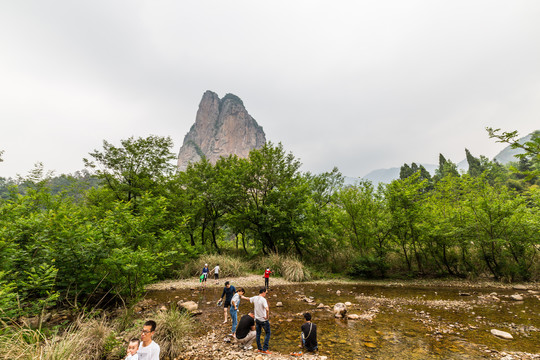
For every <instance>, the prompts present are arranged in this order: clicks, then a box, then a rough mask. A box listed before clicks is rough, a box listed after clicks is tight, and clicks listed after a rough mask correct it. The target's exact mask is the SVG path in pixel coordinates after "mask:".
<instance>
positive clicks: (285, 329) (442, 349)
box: [147, 284, 540, 360]
mask: <svg viewBox="0 0 540 360" xmlns="http://www.w3.org/2000/svg"><path fill="white" fill-rule="evenodd" d="M234 285H239V286H241V284H234ZM256 290H257V289H255V288H246V292H247V293H246V296H254V295H256V294H257V291H256ZM338 290H339V291H340V292H341V294H340V295H338V294H336V292H337V291H338ZM221 291H222V289H221V288H219V289H217V288H208V289H206V290H204V291H201V292H193V291H190V290H188V289H183V290H175V291H152V292H150V293H149V294H148V295H147V297H148V298H152V299H154V300H157V301H158V302H159V303H160V304H163V303H170V302H176V301H178V300H179V299H184V300H193V301H196V302H198V303H199V309H200V310H202V311H203V314H202V316H200V317H198V319H199V320H200V321H201V323H202V324H203V327H202V329H201V331H208V330H209V329H210V328H212V327H215V326H223V327H225V326H226V327H230V326H231V323H230V320H229V322H228V324H227V325H223V324H222V321H223V310H222V308H218V307H217V306H216V305H215V302H216V301H217V299H218V298H219V296H220V295H221ZM462 291H463V292H467V293H468V296H464V294H463V293H462V294H460V292H462ZM493 292H496V293H497V295H496V296H497V298H499V299H500V301H497V299H495V298H493V297H491V296H490V293H493ZM515 293H520V294H522V295H524V297H525V299H524V301H514V300H510V299H509V298H508V295H510V294H515ZM304 296H305V297H308V298H311V299H312V300H313V302H312V303H311V304H310V303H308V302H306V301H304V300H302V299H303V297H304ZM267 299H268V301H269V305H270V324H271V332H272V335H271V340H270V350H272V351H278V352H280V353H284V354H288V353H290V352H292V351H297V350H299V349H298V344H299V341H300V340H299V336H300V326H301V325H302V323H303V317H302V313H303V312H306V311H309V312H311V313H312V316H313V322H314V323H315V324H317V326H318V340H319V354H321V355H326V356H328V358H329V359H336V360H337V359H340V360H341V359H343V360H344V359H479V358H490V356H491V353H490V352H491V351H499V352H502V351H520V352H528V353H538V352H540V346H539V345H538V344H540V301H539V299H538V298H537V297H536V296H534V295H532V294H529V293H527V292H526V291H517V290H501V289H476V288H475V289H466V290H462V289H457V288H433V287H402V286H391V285H389V286H384V285H382V286H366V285H360V284H358V285H355V284H347V285H344V284H339V285H313V284H300V285H284V286H276V287H275V288H272V289H271V291H270V292H269V293H268V296H267ZM278 301H281V302H282V303H283V307H279V308H278V307H276V306H275V305H276V303H277V302H278ZM347 301H349V302H351V303H352V304H353V305H352V306H350V307H348V313H350V314H358V315H363V316H365V317H372V319H371V321H370V320H346V319H336V318H334V315H333V313H332V312H331V311H329V310H327V309H318V308H317V305H318V304H320V303H322V304H324V305H329V306H330V307H333V305H334V304H335V303H337V302H347ZM207 302H211V304H207ZM250 310H252V305H251V304H249V302H247V301H243V302H242V303H241V305H240V313H239V316H238V318H240V317H241V315H243V314H245V313H247V312H249V311H250ZM494 328H495V329H499V330H502V331H506V332H509V333H511V334H512V336H513V337H514V339H513V340H503V339H500V338H497V337H495V336H493V335H492V334H491V333H490V330H491V329H494ZM261 341H262V339H261Z"/></svg>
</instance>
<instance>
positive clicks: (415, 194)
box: [385, 172, 427, 273]
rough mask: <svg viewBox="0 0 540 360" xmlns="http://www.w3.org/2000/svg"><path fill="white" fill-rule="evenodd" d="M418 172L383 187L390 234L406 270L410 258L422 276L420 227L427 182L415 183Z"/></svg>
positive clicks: (408, 266)
mask: <svg viewBox="0 0 540 360" xmlns="http://www.w3.org/2000/svg"><path fill="white" fill-rule="evenodd" d="M419 176H420V173H418V172H417V173H415V174H413V175H411V176H410V177H408V178H406V179H404V180H394V181H392V183H390V184H389V185H388V187H387V188H386V193H385V198H386V199H387V201H388V209H389V212H390V224H391V227H392V235H393V236H394V238H395V239H396V242H397V244H398V246H399V247H400V248H401V251H402V252H403V257H404V259H405V262H406V264H407V268H408V270H409V271H412V269H413V267H412V265H413V256H414V260H416V265H417V267H418V270H419V271H420V272H421V273H423V272H424V269H423V255H422V252H423V251H422V241H421V235H422V232H421V231H420V228H419V226H420V224H421V222H422V219H423V213H422V212H423V206H422V201H423V194H425V193H426V188H425V186H426V185H427V181H426V180H424V181H418V178H419Z"/></svg>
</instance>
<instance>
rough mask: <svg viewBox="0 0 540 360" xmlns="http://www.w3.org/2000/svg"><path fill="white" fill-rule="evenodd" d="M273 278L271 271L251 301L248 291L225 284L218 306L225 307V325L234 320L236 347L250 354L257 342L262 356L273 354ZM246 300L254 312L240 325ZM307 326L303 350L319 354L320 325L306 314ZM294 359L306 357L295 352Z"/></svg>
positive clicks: (205, 270) (303, 330)
mask: <svg viewBox="0 0 540 360" xmlns="http://www.w3.org/2000/svg"><path fill="white" fill-rule="evenodd" d="M213 271H214V274H215V275H214V278H215V279H216V281H218V279H219V265H216V267H215V268H214V270H213ZM208 273H209V270H208V264H205V266H204V268H203V270H202V273H201V276H200V281H201V286H205V285H203V283H206V281H207V278H208ZM270 274H272V271H271V270H270V268H266V269H265V271H264V275H263V277H264V287H261V288H260V289H259V294H258V295H255V296H251V297H247V296H245V294H246V291H245V290H244V288H242V287H239V288H238V289H236V288H235V287H234V286H232V285H231V284H230V282H229V281H226V282H225V286H224V288H223V292H222V293H221V297H220V299H219V300H218V302H217V305H218V306H223V317H224V320H223V324H226V323H227V318H228V314H230V316H231V321H232V328H231V333H230V336H231V337H233V339H235V341H236V343H238V344H239V345H240V346H242V347H243V348H244V349H246V350H250V349H252V348H253V346H252V345H251V344H252V343H253V340H255V341H256V344H257V352H259V353H262V354H271V352H270V351H269V350H268V348H269V345H270V335H271V330H270V307H269V305H268V301H267V300H266V296H267V294H268V291H269V289H270ZM242 300H246V301H249V302H250V303H251V304H253V311H249V312H248V313H247V314H245V315H243V316H242V317H241V318H240V321H239V322H238V312H239V308H240V303H241V302H242ZM303 316H304V319H305V323H304V324H303V325H302V326H301V329H300V330H301V332H300V339H301V341H300V345H299V346H300V347H301V348H302V349H303V350H305V351H308V352H315V351H317V350H318V344H317V325H315V324H314V323H312V322H311V319H312V318H311V314H310V313H308V312H306V313H304V314H303ZM263 330H264V333H265V335H264V341H263V343H262V344H261V335H262V331H263ZM291 355H293V356H300V355H302V351H298V352H292V353H291Z"/></svg>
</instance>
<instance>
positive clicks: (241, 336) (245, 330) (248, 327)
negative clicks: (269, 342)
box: [236, 312, 257, 350]
mask: <svg viewBox="0 0 540 360" xmlns="http://www.w3.org/2000/svg"><path fill="white" fill-rule="evenodd" d="M254 318H255V314H253V313H252V312H250V313H249V314H246V315H244V316H242V318H241V319H240V322H239V323H238V327H237V328H236V341H237V342H238V345H240V346H243V347H244V349H245V350H251V349H253V346H251V343H252V342H253V340H254V339H255V336H256V335H257V332H256V331H255V320H254Z"/></svg>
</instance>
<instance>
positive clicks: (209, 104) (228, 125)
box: [178, 90, 266, 171]
mask: <svg viewBox="0 0 540 360" xmlns="http://www.w3.org/2000/svg"><path fill="white" fill-rule="evenodd" d="M265 142H266V136H265V134H264V131H263V129H262V127H261V126H259V124H257V122H256V121H255V119H253V118H252V117H251V115H249V113H248V112H247V110H246V108H245V107H244V103H243V102H242V100H241V99H240V98H239V97H238V96H236V95H233V94H227V95H225V96H224V97H223V99H220V98H219V96H218V95H217V94H216V93H214V92H212V91H209V90H208V91H206V92H205V93H204V94H203V97H202V100H201V103H200V104H199V110H198V111H197V116H196V118H195V123H194V124H193V126H191V129H190V130H189V132H188V133H187V134H186V136H185V137H184V143H183V145H182V147H181V148H180V153H179V154H178V169H179V170H180V171H184V170H186V168H187V165H188V163H190V162H197V161H199V160H201V158H202V157H203V156H205V157H206V158H207V159H208V161H210V162H211V163H212V164H215V163H216V161H217V160H218V159H219V158H220V157H221V156H229V155H231V154H235V155H237V156H239V157H243V158H245V157H247V156H248V155H249V152H250V151H251V150H253V149H259V148H261V147H262V146H263V145H264V143H265Z"/></svg>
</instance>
